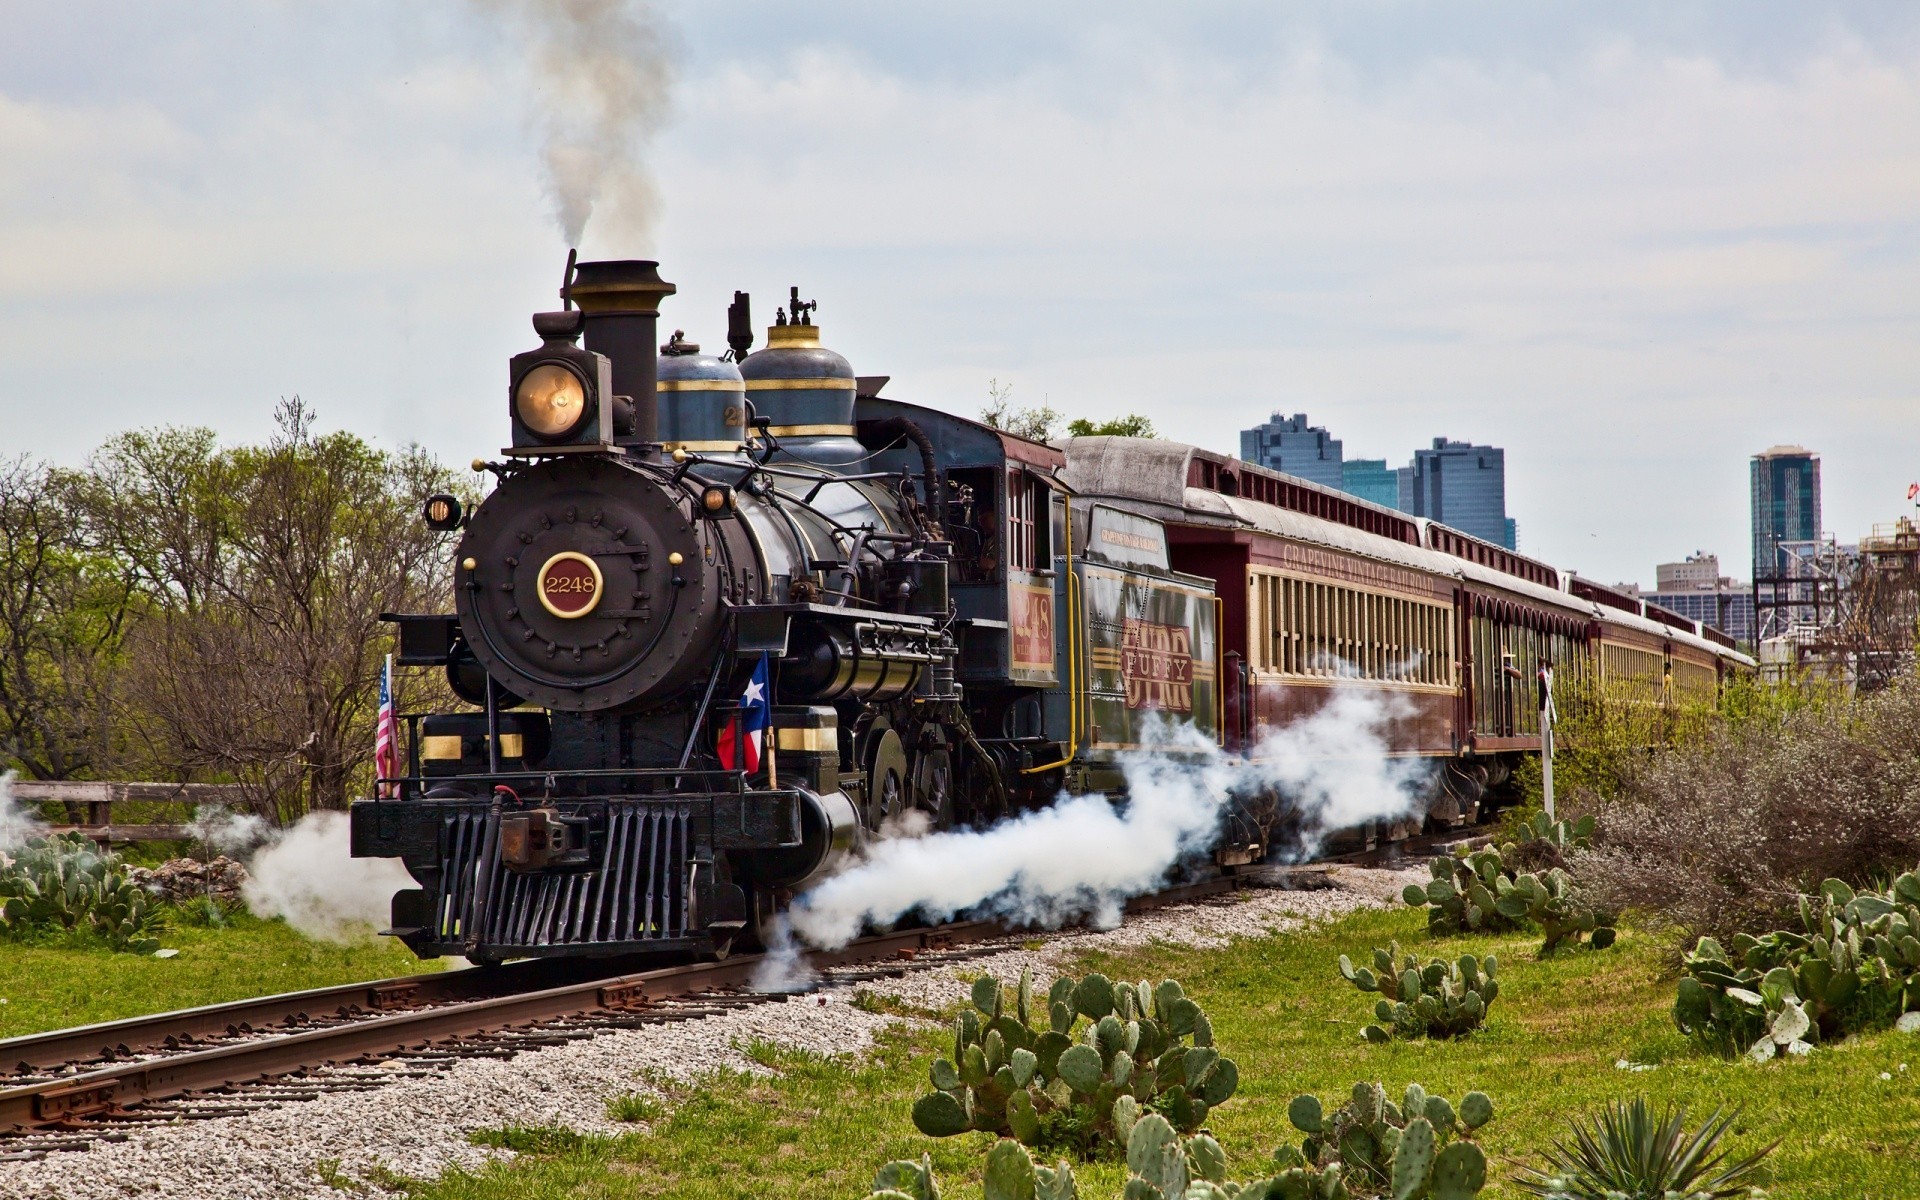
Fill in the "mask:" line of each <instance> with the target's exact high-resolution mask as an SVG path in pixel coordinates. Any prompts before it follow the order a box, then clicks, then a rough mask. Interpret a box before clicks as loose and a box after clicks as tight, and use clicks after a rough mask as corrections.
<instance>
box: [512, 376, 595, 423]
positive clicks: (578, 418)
mask: <svg viewBox="0 0 1920 1200" xmlns="http://www.w3.org/2000/svg"><path fill="white" fill-rule="evenodd" d="M513 412H514V415H515V416H517V417H519V418H520V423H521V424H522V425H525V426H526V427H527V428H528V429H529V430H531V431H532V432H533V433H535V434H537V435H539V436H540V437H543V438H563V437H566V436H567V435H568V434H570V433H572V432H573V431H574V430H576V429H578V428H579V427H580V425H581V422H583V421H584V420H585V419H586V416H587V389H586V385H585V384H583V383H581V382H580V377H579V376H578V375H576V374H574V373H573V372H572V371H570V370H568V369H567V368H566V367H563V366H561V365H559V364H558V363H543V364H542V365H540V366H537V367H535V368H534V369H533V370H531V371H528V372H527V373H526V374H525V375H524V376H522V377H521V379H520V384H519V386H518V387H516V388H515V389H514V393H513Z"/></svg>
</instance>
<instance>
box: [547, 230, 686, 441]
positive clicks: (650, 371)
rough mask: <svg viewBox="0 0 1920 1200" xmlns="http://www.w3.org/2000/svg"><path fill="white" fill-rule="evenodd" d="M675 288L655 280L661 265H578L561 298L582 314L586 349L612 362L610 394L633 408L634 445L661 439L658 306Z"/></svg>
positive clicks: (640, 262) (631, 262)
mask: <svg viewBox="0 0 1920 1200" xmlns="http://www.w3.org/2000/svg"><path fill="white" fill-rule="evenodd" d="M677 290H678V289H677V288H675V287H674V286H673V285H672V284H671V283H668V282H667V281H666V280H664V279H662V278H660V264H659V263H657V262H647V261H644V260H638V259H621V260H617V261H613V262H583V263H580V264H579V265H577V266H576V267H575V268H574V272H573V282H572V283H570V284H568V285H567V289H566V298H567V299H568V300H571V301H572V302H573V304H574V305H575V307H577V308H579V310H580V312H581V313H582V314H583V318H584V321H585V325H586V348H587V349H588V350H591V351H594V352H595V353H597V354H604V355H606V356H607V358H608V359H610V360H611V361H612V363H613V394H614V395H615V396H625V397H628V398H629V399H630V400H631V401H632V403H633V436H632V438H631V440H632V441H634V442H657V441H659V440H660V397H659V395H658V386H659V385H658V374H659V365H658V361H657V359H656V358H655V355H656V354H658V353H659V351H658V349H657V347H658V346H659V344H660V339H659V337H658V336H657V334H656V330H655V326H656V324H657V323H658V321H659V317H660V301H662V300H664V299H665V298H666V297H668V296H671V295H673V294H674V292H675V291H677Z"/></svg>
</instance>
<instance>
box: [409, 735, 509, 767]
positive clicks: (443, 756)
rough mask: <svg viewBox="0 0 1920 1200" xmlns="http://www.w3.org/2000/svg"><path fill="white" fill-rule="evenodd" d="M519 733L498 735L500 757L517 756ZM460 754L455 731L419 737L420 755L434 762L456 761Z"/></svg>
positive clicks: (458, 736) (457, 736)
mask: <svg viewBox="0 0 1920 1200" xmlns="http://www.w3.org/2000/svg"><path fill="white" fill-rule="evenodd" d="M520 749H521V735H519V734H517V733H503V734H501V735H500V757H502V758H519V757H520ZM460 755H461V747H460V735H459V734H457V733H435V734H429V735H428V736H426V737H423V738H421V739H420V757H421V758H423V759H426V758H430V759H432V760H433V761H435V762H448V761H453V762H458V761H459V759H460Z"/></svg>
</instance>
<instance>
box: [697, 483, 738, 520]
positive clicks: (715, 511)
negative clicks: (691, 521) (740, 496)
mask: <svg viewBox="0 0 1920 1200" xmlns="http://www.w3.org/2000/svg"><path fill="white" fill-rule="evenodd" d="M700 507H701V508H703V509H705V510H706V512H707V515H708V516H710V517H723V516H725V515H726V514H727V513H728V511H730V510H731V509H732V508H733V489H732V488H727V487H710V488H708V489H707V490H706V491H704V492H702V493H700Z"/></svg>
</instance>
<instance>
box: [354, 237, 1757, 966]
mask: <svg viewBox="0 0 1920 1200" xmlns="http://www.w3.org/2000/svg"><path fill="white" fill-rule="evenodd" d="M674 290H675V289H674V287H673V285H672V284H670V283H667V282H665V281H663V280H662V279H661V278H660V276H659V273H658V269H657V264H655V263H652V262H642V261H609V262H581V263H577V264H576V263H573V262H571V261H570V262H569V266H568V273H567V278H566V282H565V285H564V286H563V288H562V292H561V294H562V297H563V299H564V302H565V304H564V307H563V309H562V310H561V311H559V312H544V313H539V314H536V315H535V316H534V318H533V325H534V330H535V332H536V333H537V334H538V335H539V337H540V339H541V345H540V346H539V347H538V348H537V349H535V350H531V351H528V352H527V353H524V354H520V355H517V356H515V357H514V358H513V359H512V361H511V363H510V364H509V371H508V376H509V380H508V382H509V387H508V414H507V415H508V426H509V430H510V441H511V445H510V446H508V447H507V448H505V449H504V450H503V451H502V452H501V455H500V458H499V459H498V460H495V461H486V460H476V462H475V469H476V470H486V471H488V472H491V473H492V474H493V475H494V476H495V478H496V485H495V486H494V488H493V490H492V491H491V493H490V494H488V495H487V496H486V497H485V499H484V500H482V501H481V502H480V503H479V504H478V505H477V506H475V508H474V509H473V511H472V512H471V513H466V512H463V511H462V506H461V504H460V502H459V501H458V500H457V499H456V498H454V497H452V496H448V495H439V496H434V497H432V498H430V499H429V500H428V501H427V504H426V511H425V519H426V521H427V522H428V524H429V525H431V526H433V527H435V528H437V529H441V530H444V531H449V532H451V531H458V535H459V536H458V542H457V545H456V548H455V550H454V596H453V608H454V612H453V613H451V614H387V619H389V620H390V621H392V622H393V623H394V624H395V626H396V628H397V642H398V650H397V655H396V662H398V663H399V664H400V665H402V666H407V667H426V668H437V669H440V670H443V671H444V672H445V674H446V678H447V681H448V683H449V685H450V686H451V688H452V690H453V691H454V693H455V694H456V695H457V696H458V697H459V698H460V699H461V700H462V701H463V702H465V703H466V704H467V705H468V706H469V707H467V708H466V709H464V710H463V711H457V712H439V713H425V714H411V715H408V716H407V718H406V725H407V737H406V738H405V744H406V747H407V754H406V761H405V769H404V771H403V772H402V773H400V774H397V775H395V776H393V777H391V778H386V779H382V780H381V781H380V791H381V795H380V796H379V797H378V798H376V799H371V800H365V801H361V802H358V803H356V804H355V805H354V806H353V809H352V851H353V853H354V854H355V855H356V856H363V857H365V856H372V857H390V858H399V859H401V860H402V861H403V862H404V863H405V865H406V867H407V869H408V871H409V872H410V873H411V875H412V876H413V879H414V880H415V881H416V882H417V883H418V885H419V886H418V887H415V888H410V889H405V890H402V891H400V892H399V893H397V894H396V895H395V897H394V899H393V909H392V924H393V928H392V929H391V930H390V932H391V933H392V934H394V935H395V936H398V937H400V938H401V939H402V940H404V941H405V942H406V944H407V945H408V946H409V947H411V948H412V949H413V950H414V951H415V952H416V953H417V954H420V955H422V956H424V957H432V956H437V955H444V954H460V955H465V956H467V957H468V958H470V959H472V960H474V961H476V962H482V963H485V962H493V961H500V960H503V959H506V958H519V957H532V956H557V955H612V954H634V953H655V952H657V953H663V954H664V953H672V954H694V955H724V954H726V953H728V952H730V951H731V950H733V949H734V948H735V947H737V946H750V945H753V944H755V943H756V942H757V941H758V940H759V939H760V938H761V937H762V935H763V932H764V931H765V930H766V929H767V927H768V924H769V921H770V920H771V918H772V916H773V914H774V913H776V912H777V911H778V909H779V908H780V907H781V906H783V905H784V904H785V903H786V902H787V901H788V900H789V899H791V898H792V897H793V896H794V895H796V894H798V893H800V892H803V891H804V890H805V889H806V888H807V887H808V886H810V885H811V884H812V883H814V882H816V881H818V880H819V879H822V878H824V877H825V876H827V875H829V874H831V873H832V872H834V871H835V870H837V869H838V868H839V867H840V866H841V865H842V864H843V863H844V862H846V861H847V860H848V857H849V856H850V855H854V854H857V852H858V849H859V847H860V845H861V844H862V842H863V841H864V840H865V839H866V838H868V837H871V836H875V835H877V834H879V833H880V832H881V831H882V830H883V829H885V828H886V827H887V826H888V825H889V823H890V822H897V821H900V820H902V819H903V818H905V817H906V816H907V814H909V813H917V814H920V818H921V819H920V820H919V822H918V823H919V824H921V825H924V826H931V827H932V828H950V827H954V826H960V825H969V826H980V825H986V824H990V823H992V822H994V821H997V820H1000V819H1002V818H1003V817H1005V816H1006V815H1008V814H1009V813H1013V812H1017V811H1020V810H1024V809H1028V808H1032V807H1036V806H1040V805H1045V804H1047V803H1050V802H1051V801H1052V800H1053V799H1054V798H1055V797H1057V796H1059V795H1060V794H1062V793H1084V792H1089V791H1105V792H1107V793H1109V794H1112V795H1116V796H1117V795H1120V794H1121V793H1122V792H1123V791H1124V786H1125V782H1124V777H1123V775H1122V772H1121V769H1120V764H1121V760H1122V757H1123V756H1124V755H1126V754H1127V753H1129V752H1133V751H1138V750H1140V749H1141V748H1142V746H1143V745H1144V744H1145V743H1146V740H1147V734H1146V730H1147V729H1148V728H1149V721H1150V720H1151V719H1152V718H1153V716H1154V714H1160V715H1164V716H1170V717H1173V718H1177V719H1178V720H1180V721H1183V722H1189V723H1191V724H1192V725H1193V726H1194V727H1195V728H1196V729H1198V730H1199V731H1201V732H1202V733H1203V734H1204V735H1206V736H1208V737H1211V738H1214V739H1215V740H1217V741H1218V742H1219V743H1220V745H1221V746H1222V747H1224V748H1225V750H1226V751H1227V752H1228V753H1243V754H1244V753H1258V752H1259V749H1258V748H1259V735H1260V733H1261V731H1262V730H1264V729H1267V728H1271V727H1274V726H1277V725H1281V724H1285V723H1286V722H1287V721H1289V720H1292V719H1294V718H1295V717H1297V716H1299V715H1301V714H1304V713H1307V712H1311V711H1312V710H1313V709H1314V708H1316V707H1317V706H1318V705H1319V704H1321V703H1324V702H1325V700H1326V698H1327V697H1328V695H1330V694H1331V692H1330V689H1332V688H1334V687H1336V686H1337V687H1349V688H1356V687H1357V688H1363V689H1368V690H1370V691H1375V692H1378V693H1381V694H1383V695H1384V694H1392V695H1393V696H1394V697H1395V698H1396V700H1397V701H1398V702H1397V703H1396V704H1395V705H1393V706H1392V711H1394V712H1395V713H1397V714H1399V715H1398V716H1396V717H1395V718H1394V722H1393V726H1392V728H1391V729H1390V730H1389V737H1390V738H1391V740H1392V743H1393V746H1394V750H1395V753H1399V754H1406V755H1418V756H1423V757H1428V758H1431V759H1433V760H1435V762H1436V764H1437V766H1438V770H1437V771H1436V773H1435V778H1436V780H1437V781H1438V784H1437V786H1436V787H1435V789H1434V793H1433V795H1432V797H1431V798H1430V802H1429V804H1428V810H1427V811H1426V812H1425V813H1424V814H1422V816H1421V818H1420V819H1421V820H1425V821H1432V822H1439V823H1453V824H1460V823H1466V822H1470V821H1472V820H1475V819H1476V818H1477V817H1478V816H1479V815H1480V813H1481V812H1482V811H1483V810H1484V805H1485V801H1486V800H1487V798H1488V797H1489V796H1490V795H1492V794H1493V793H1494V791H1495V790H1497V789H1498V788H1499V786H1500V785H1501V783H1502V782H1503V781H1504V780H1505V779H1506V777H1507V776H1508V775H1509V774H1510V773H1511V770H1512V768H1513V766H1514V764H1515V763H1516V762H1517V761H1518V760H1519V759H1520V758H1521V757H1522V756H1524V755H1526V754H1529V753H1537V751H1538V748H1539V735H1540V730H1539V723H1538V705H1537V704H1536V703H1534V702H1533V700H1532V699H1531V698H1530V697H1531V691H1532V688H1533V680H1534V679H1535V678H1536V677H1537V675H1538V672H1539V671H1540V670H1541V668H1543V667H1547V666H1556V667H1558V668H1559V670H1560V672H1561V675H1562V678H1566V677H1568V676H1572V675H1578V674H1582V673H1587V672H1598V673H1601V674H1603V675H1604V676H1605V677H1606V678H1608V679H1609V680H1610V681H1614V682H1618V683H1621V684H1624V685H1626V686H1628V687H1629V688H1633V689H1638V690H1637V691H1636V692H1635V694H1636V695H1637V696H1638V697H1639V699H1640V701H1641V702H1644V703H1653V704H1664V703H1672V702H1675V700H1676V699H1678V698H1680V697H1683V696H1685V695H1688V694H1701V693H1702V690H1703V689H1704V693H1705V694H1711V692H1712V690H1713V689H1715V688H1717V687H1718V686H1719V684H1720V682H1721V681H1722V680H1723V679H1724V678H1725V677H1726V676H1727V675H1728V674H1729V673H1730V672H1734V671H1738V670H1744V669H1748V668H1750V667H1751V662H1750V660H1747V659H1746V658H1745V657H1744V656H1742V655H1739V654H1737V653H1736V652H1735V651H1734V649H1733V647H1732V644H1731V642H1729V641H1727V640H1726V639H1724V638H1721V637H1719V636H1718V635H1717V632H1716V631H1713V630H1711V629H1704V628H1702V627H1700V626H1698V625H1696V624H1694V623H1693V622H1690V621H1687V620H1686V619H1684V618H1681V617H1679V616H1677V615H1675V614H1671V613H1665V612H1663V611H1661V610H1658V609H1654V608H1653V607H1652V606H1647V605H1643V604H1642V603H1641V602H1640V601H1638V600H1637V599H1635V598H1633V597H1629V596H1624V595H1621V594H1618V593H1615V592H1612V591H1611V590H1610V589H1605V588H1601V587H1599V586H1598V585H1595V584H1593V583H1591V582H1590V581H1586V580H1582V579H1579V578H1578V577H1575V576H1571V575H1563V574H1562V573H1560V572H1558V571H1556V570H1554V569H1553V568H1551V567H1549V566H1547V565H1546V564H1544V563H1539V562H1537V561H1535V560H1532V559H1528V558H1525V557H1523V556H1520V555H1517V554H1514V553H1513V552H1511V551H1508V550H1505V549H1503V548H1500V547H1495V546H1491V545H1489V544H1487V543H1483V542H1479V541H1478V540H1476V539H1473V538H1470V537H1468V536H1467V535H1465V534H1462V533H1460V532H1458V531H1456V530H1451V529H1448V528H1446V527H1445V526H1442V525H1439V524H1437V523H1434V522H1428V521H1423V520H1421V519H1419V518H1414V517H1409V516H1407V515H1405V514H1402V513H1397V512H1394V511H1392V510H1389V509H1384V508H1380V507H1377V506H1374V505H1371V504H1368V503H1366V502H1364V501H1361V500H1358V499H1355V498H1353V497H1349V496H1345V495H1343V494H1341V493H1338V492H1334V491H1331V490H1329V489H1324V488H1320V487H1318V486H1317V485H1314V484H1311V483H1308V482H1306V481H1304V480H1298V479H1294V478H1292V477H1289V476H1284V475H1280V474H1278V473H1276V472H1272V471H1267V470H1265V469H1263V468H1260V467H1257V466H1253V465H1250V464H1247V463H1243V462H1240V461H1238V460H1235V459H1230V458H1227V457H1225V456H1221V455H1215V454H1212V453H1210V452H1208V451H1205V450H1201V449H1198V448H1195V447H1190V446H1183V445H1179V444H1177V443H1172V442H1164V441H1158V440H1149V439H1135V438H1080V439H1074V440H1072V441H1069V442H1067V443H1065V444H1063V445H1048V444H1043V443H1039V442H1033V441H1029V440H1026V439H1023V438H1020V437H1017V436H1014V435H1012V434H1009V433H1006V432H1003V431H1000V430H997V429H993V428H990V427H988V426H985V425H982V424H980V423H978V422H974V421H970V420H966V419H964V418H960V417H956V416H953V415H951V414H948V413H944V412H940V411H938V410H935V409H930V408H924V407H918V406H915V405H911V404H907V403H904V402H902V401H898V400H894V399H890V398H887V397H884V396H882V394H881V393H882V391H883V390H884V389H885V386H886V384H887V383H888V380H887V378H886V377H884V376H859V375H856V374H855V373H854V371H853V368H852V367H851V365H850V364H849V363H848V362H847V360H846V359H845V358H843V357H842V356H840V355H839V354H836V353H834V352H833V351H832V350H829V349H827V348H826V347H825V346H824V345H823V343H822V339H821V327H820V326H819V324H817V323H816V321H815V315H816V312H817V306H816V305H815V304H814V303H813V302H812V301H803V300H802V299H801V295H800V291H799V289H797V288H795V289H793V290H792V291H791V293H790V296H789V298H788V302H787V304H786V305H784V306H783V307H781V308H780V309H779V310H778V312H777V313H776V315H775V319H774V322H773V324H772V325H771V326H769V327H768V328H767V329H766V342H765V345H764V347H763V348H761V349H759V350H757V351H754V350H752V347H753V343H754V341H755V336H756V332H757V331H756V329H755V327H754V326H753V324H752V321H751V317H750V310H749V299H748V297H747V296H746V294H745V293H735V297H734V303H733V305H732V306H731V308H730V309H729V313H728V336H727V343H728V349H727V351H726V352H724V353H721V354H717V355H716V354H709V353H704V352H702V350H701V348H700V347H699V346H698V345H696V344H694V343H692V342H689V341H687V340H686V339H685V338H684V336H683V335H682V334H681V333H679V332H675V333H674V334H673V335H672V336H671V337H670V338H669V339H668V340H667V341H666V342H665V343H664V344H658V335H657V322H658V316H659V306H660V303H661V301H662V300H663V299H664V298H665V297H667V296H670V295H672V294H673V292H674ZM750 351H751V352H750ZM756 672H762V673H763V677H764V678H766V679H767V681H768V685H769V686H770V688H771V693H772V694H771V696H770V697H766V698H764V699H765V701H766V704H765V706H764V707H759V706H760V705H761V702H762V698H761V697H757V696H755V695H754V692H755V691H756V690H757V689H756V688H755V687H754V686H753V684H754V681H755V678H756ZM756 709H757V711H758V713H760V714H761V715H762V716H764V717H765V718H766V719H767V723H768V725H769V727H768V728H767V729H766V730H765V734H764V740H765V750H764V751H763V753H762V754H761V755H760V756H759V761H758V762H757V763H753V762H751V761H748V762H742V761H741V760H740V758H739V757H737V756H733V755H730V754H728V753H727V749H728V747H729V746H735V747H737V746H738V745H740V737H741V730H742V722H743V721H746V722H748V723H749V724H750V723H752V721H753V719H754V716H755V712H756ZM1286 819H1287V814H1286V805H1285V797H1279V796H1274V797H1262V798H1253V799H1243V800H1237V801H1235V802H1233V803H1232V804H1231V805H1229V807H1228V808H1227V810H1226V811H1225V812H1224V814H1223V818H1222V829H1221V833H1220V839H1219V843H1218V848H1217V849H1216V851H1215V854H1216V857H1217V858H1218V860H1219V861H1220V862H1222V863H1224V864H1229V865H1233V864H1244V863H1250V862H1253V861H1256V860H1258V859H1260V858H1261V857H1262V856H1264V855H1265V854H1266V852H1267V850H1268V848H1269V845H1270V844H1271V842H1272V840H1273V838H1274V837H1275V836H1276V832H1277V831H1281V830H1283V829H1284V826H1285V822H1286ZM1418 823H1419V821H1414V822H1410V823H1406V824H1403V825H1402V826H1401V827H1398V828H1385V829H1373V830H1368V831H1363V832H1365V833H1366V834H1367V835H1369V836H1379V837H1394V836H1404V835H1405V834H1406V833H1407V832H1409V831H1410V828H1411V827H1412V826H1413V825H1417V824H1418Z"/></svg>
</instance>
